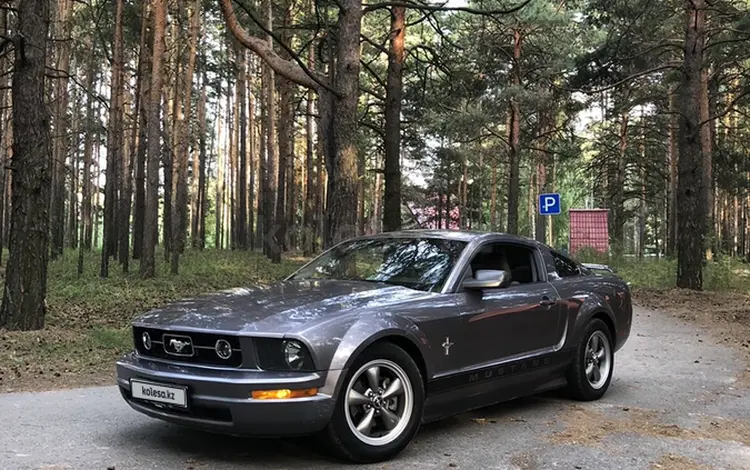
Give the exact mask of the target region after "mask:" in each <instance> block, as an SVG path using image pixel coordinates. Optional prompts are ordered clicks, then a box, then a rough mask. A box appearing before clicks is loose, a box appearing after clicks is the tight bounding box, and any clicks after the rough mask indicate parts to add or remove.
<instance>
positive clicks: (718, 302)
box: [633, 289, 750, 388]
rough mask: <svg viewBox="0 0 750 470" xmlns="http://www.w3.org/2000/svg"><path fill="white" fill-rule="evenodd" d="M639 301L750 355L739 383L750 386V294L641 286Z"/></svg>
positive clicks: (637, 303) (637, 299) (638, 292)
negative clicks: (659, 288) (657, 288)
mask: <svg viewBox="0 0 750 470" xmlns="http://www.w3.org/2000/svg"><path fill="white" fill-rule="evenodd" d="M633 299H634V302H635V304H636V305H640V306H642V307H644V308H648V309H651V310H656V311H658V312H661V313H664V314H668V315H671V316H673V317H676V318H679V319H681V320H686V321H688V322H691V323H694V324H697V325H698V326H699V327H701V328H702V329H704V331H705V332H706V333H709V334H710V335H711V336H713V337H714V338H715V339H716V341H717V342H718V343H720V344H725V345H728V346H730V347H731V348H733V349H735V350H737V351H739V352H740V353H741V354H743V355H744V356H745V358H746V359H747V368H746V370H745V372H744V373H743V374H742V375H741V376H740V377H739V382H740V384H742V385H744V386H745V387H748V388H750V295H747V294H741V293H734V292H695V291H690V290H683V289H670V290H656V289H639V290H637V291H635V292H634V294H633Z"/></svg>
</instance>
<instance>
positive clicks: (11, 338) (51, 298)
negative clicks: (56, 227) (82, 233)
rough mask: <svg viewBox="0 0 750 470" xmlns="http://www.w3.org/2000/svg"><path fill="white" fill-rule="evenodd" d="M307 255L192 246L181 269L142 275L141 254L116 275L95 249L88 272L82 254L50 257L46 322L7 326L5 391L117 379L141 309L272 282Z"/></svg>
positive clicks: (1, 347) (1, 369)
mask: <svg viewBox="0 0 750 470" xmlns="http://www.w3.org/2000/svg"><path fill="white" fill-rule="evenodd" d="M160 259H161V260H163V259H164V258H163V254H162V256H161V257H160ZM303 262H304V259H302V258H301V257H296V256H294V255H289V256H286V257H285V258H284V260H283V261H282V263H281V264H272V263H271V262H270V261H269V260H268V258H266V257H264V256H263V255H261V254H259V253H254V252H242V251H229V250H223V251H216V250H206V251H203V252H199V251H188V252H186V254H185V255H184V256H183V257H181V263H180V273H179V274H178V275H177V276H173V275H171V274H170V273H169V265H168V264H167V263H166V262H163V261H162V262H161V263H158V267H157V276H156V278H154V279H149V280H142V279H140V277H139V275H138V268H139V265H138V262H137V261H136V262H132V261H131V265H130V269H129V271H130V272H129V274H123V272H122V268H121V266H120V265H119V263H117V262H115V261H111V262H110V276H109V277H108V278H101V277H100V276H99V263H100V257H99V256H98V255H97V254H94V253H91V254H89V255H88V256H86V257H85V265H84V274H83V275H82V276H78V274H77V263H78V254H77V253H76V252H73V251H70V252H66V253H65V254H64V256H63V257H61V258H59V259H57V260H55V261H53V262H51V263H50V270H49V276H48V279H49V281H48V282H49V294H48V297H47V304H48V313H47V316H46V319H45V328H44V329H43V330H40V331H29V332H10V331H6V330H0V392H11V391H46V390H58V389H64V388H73V387H82V386H89V385H103V384H112V383H114V373H115V366H114V363H115V360H116V359H117V358H118V357H119V356H120V355H121V354H122V353H123V352H125V351H127V350H129V349H131V348H132V344H133V339H132V334H131V332H130V329H129V322H130V320H131V319H132V318H133V317H134V316H136V315H138V314H140V313H143V312H145V311H147V310H149V309H151V308H155V307H158V306H161V305H163V304H164V303H166V302H169V301H172V300H177V299H180V298H184V297H190V296H193V295H199V294H202V293H205V292H209V291H212V290H218V289H226V288H232V287H239V286H243V285H248V284H253V283H267V282H272V281H275V280H278V279H281V278H283V277H285V276H286V275H288V274H290V273H291V272H293V271H294V270H295V269H296V268H297V267H299V266H301V265H302V263H303Z"/></svg>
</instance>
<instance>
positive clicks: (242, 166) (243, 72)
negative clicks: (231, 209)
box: [235, 44, 248, 250]
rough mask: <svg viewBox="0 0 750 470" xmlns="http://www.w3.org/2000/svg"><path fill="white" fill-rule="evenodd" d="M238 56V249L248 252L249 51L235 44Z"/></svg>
mask: <svg viewBox="0 0 750 470" xmlns="http://www.w3.org/2000/svg"><path fill="white" fill-rule="evenodd" d="M235 51H236V54H237V65H238V68H237V104H238V105H239V129H238V131H239V155H238V159H239V162H238V163H239V165H238V175H237V176H238V187H237V193H238V196H239V197H238V199H239V201H238V202H239V208H238V209H239V210H238V212H237V248H239V249H240V250H247V238H248V237H247V191H248V187H247V83H246V80H247V51H245V49H244V48H243V47H242V46H240V45H239V44H235Z"/></svg>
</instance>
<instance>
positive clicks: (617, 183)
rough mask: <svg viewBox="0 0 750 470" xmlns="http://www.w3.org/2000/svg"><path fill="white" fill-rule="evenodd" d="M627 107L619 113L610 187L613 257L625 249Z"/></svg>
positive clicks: (628, 120)
mask: <svg viewBox="0 0 750 470" xmlns="http://www.w3.org/2000/svg"><path fill="white" fill-rule="evenodd" d="M628 111H629V110H628V109H625V110H623V111H622V112H621V113H620V132H619V149H618V150H619V152H618V154H617V156H616V160H615V164H614V168H613V171H612V172H613V175H612V187H611V196H612V203H611V213H612V220H611V222H610V224H609V225H610V239H611V245H612V253H613V255H614V256H615V257H619V256H621V255H622V254H623V253H624V251H625V187H624V186H625V158H626V155H627V150H628V145H629V142H628V126H629V124H630V117H629V114H628Z"/></svg>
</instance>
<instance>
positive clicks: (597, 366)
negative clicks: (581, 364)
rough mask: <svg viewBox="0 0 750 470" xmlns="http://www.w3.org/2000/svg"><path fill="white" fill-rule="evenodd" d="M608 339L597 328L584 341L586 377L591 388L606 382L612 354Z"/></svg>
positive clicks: (610, 368)
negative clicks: (585, 341)
mask: <svg viewBox="0 0 750 470" xmlns="http://www.w3.org/2000/svg"><path fill="white" fill-rule="evenodd" d="M610 351H611V347H610V344H609V339H608V338H607V335H605V334H604V332H603V331H601V330H597V331H595V332H594V333H593V334H592V335H591V336H590V337H589V340H588V342H587V343H586V379H587V380H588V382H589V385H590V386H591V388H593V389H595V390H599V389H600V388H602V387H603V386H604V384H606V383H607V379H609V374H610V373H611V372H612V359H611V357H612V354H611V352H610Z"/></svg>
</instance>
